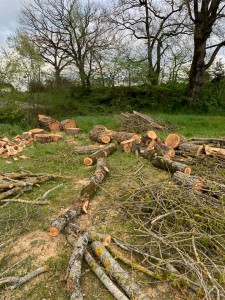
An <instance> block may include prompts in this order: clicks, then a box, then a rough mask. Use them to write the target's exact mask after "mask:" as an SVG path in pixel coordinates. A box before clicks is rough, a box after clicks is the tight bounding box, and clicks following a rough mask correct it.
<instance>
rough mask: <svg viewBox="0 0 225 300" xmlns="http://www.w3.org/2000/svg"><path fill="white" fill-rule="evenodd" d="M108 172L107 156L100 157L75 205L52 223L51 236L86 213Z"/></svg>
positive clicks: (56, 234) (49, 231) (49, 232)
mask: <svg viewBox="0 0 225 300" xmlns="http://www.w3.org/2000/svg"><path fill="white" fill-rule="evenodd" d="M108 173H109V169H108V165H107V162H106V160H105V158H103V157H102V158H99V159H98V161H97V166H96V170H95V172H94V174H93V175H92V176H91V177H90V179H89V181H88V182H87V184H85V185H84V186H83V187H82V189H81V191H80V194H79V195H78V197H77V198H76V200H75V204H74V207H73V208H71V209H69V210H67V211H66V212H65V213H63V214H62V215H60V216H59V217H57V218H56V219H55V220H54V221H53V222H52V223H51V225H50V228H49V229H48V234H49V235H50V236H58V234H59V233H60V232H61V231H63V230H64V228H65V227H66V225H67V224H69V223H70V222H71V221H73V220H74V219H75V218H77V217H79V216H80V215H81V214H82V213H86V209H87V205H88V203H89V201H90V200H91V198H92V197H93V196H94V195H95V193H96V191H97V189H98V187H99V185H101V184H102V182H103V181H104V180H105V178H106V175H107V174H108Z"/></svg>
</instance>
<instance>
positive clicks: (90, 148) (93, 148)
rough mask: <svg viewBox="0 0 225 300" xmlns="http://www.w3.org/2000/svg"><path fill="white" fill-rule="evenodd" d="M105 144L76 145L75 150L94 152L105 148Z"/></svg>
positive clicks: (86, 152) (85, 152) (83, 152)
mask: <svg viewBox="0 0 225 300" xmlns="http://www.w3.org/2000/svg"><path fill="white" fill-rule="evenodd" d="M104 147H105V145H88V146H76V147H75V148H74V149H73V152H75V153H77V154H92V153H95V152H96V151H98V150H100V149H103V148H104Z"/></svg>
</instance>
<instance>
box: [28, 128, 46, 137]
mask: <svg viewBox="0 0 225 300" xmlns="http://www.w3.org/2000/svg"><path fill="white" fill-rule="evenodd" d="M28 132H30V133H31V136H32V138H34V136H35V135H36V134H41V133H43V132H44V129H42V128H34V129H30V130H29V131H28Z"/></svg>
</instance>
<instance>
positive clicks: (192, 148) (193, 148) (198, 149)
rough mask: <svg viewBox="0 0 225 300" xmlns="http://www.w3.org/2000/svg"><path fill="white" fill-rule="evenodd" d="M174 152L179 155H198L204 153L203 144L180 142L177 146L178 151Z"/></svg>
mask: <svg viewBox="0 0 225 300" xmlns="http://www.w3.org/2000/svg"><path fill="white" fill-rule="evenodd" d="M176 153H178V154H180V155H182V154H183V155H189V156H197V157H198V156H199V155H200V154H203V153H204V146H202V145H195V144H191V143H183V144H180V145H179V147H178V151H176Z"/></svg>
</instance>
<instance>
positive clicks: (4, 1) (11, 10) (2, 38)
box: [0, 0, 22, 48]
mask: <svg viewBox="0 0 225 300" xmlns="http://www.w3.org/2000/svg"><path fill="white" fill-rule="evenodd" d="M21 3H22V0H0V48H2V47H3V48H4V47H6V37H7V36H8V35H10V34H12V33H13V32H15V30H16V28H18V26H19V25H18V14H19V11H20V7H21Z"/></svg>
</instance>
